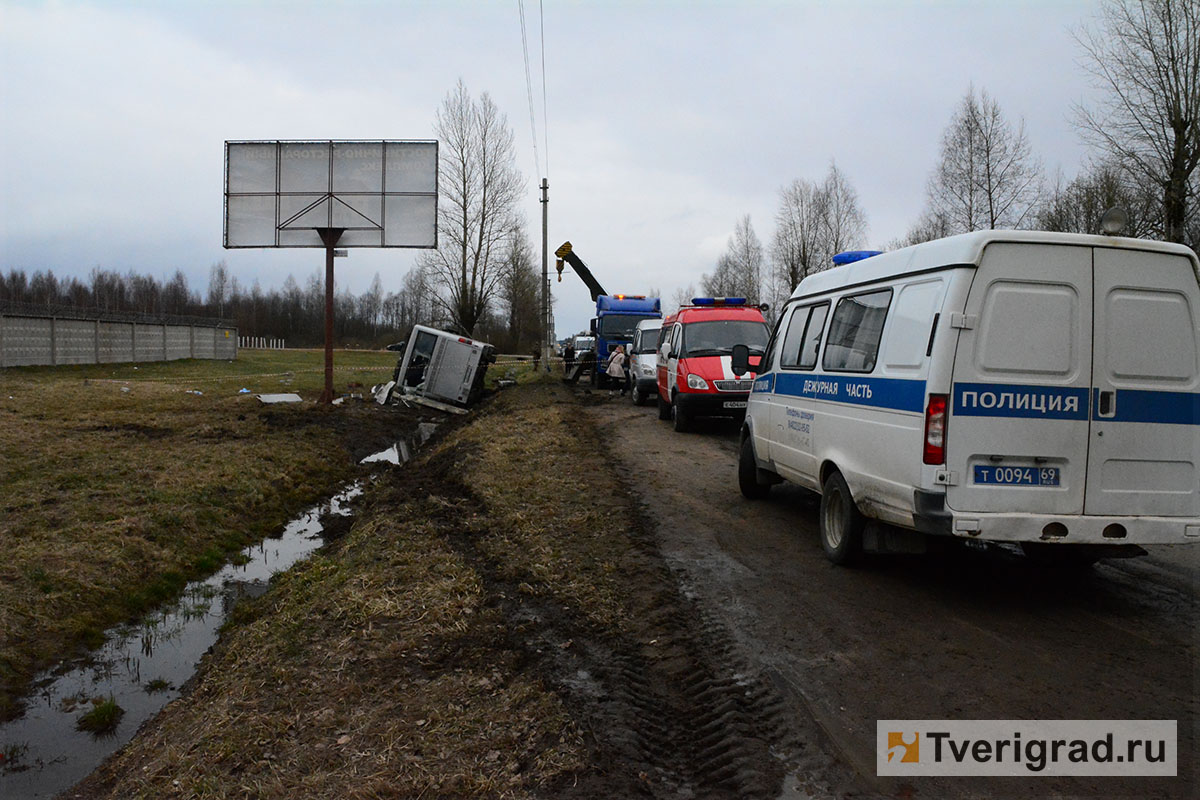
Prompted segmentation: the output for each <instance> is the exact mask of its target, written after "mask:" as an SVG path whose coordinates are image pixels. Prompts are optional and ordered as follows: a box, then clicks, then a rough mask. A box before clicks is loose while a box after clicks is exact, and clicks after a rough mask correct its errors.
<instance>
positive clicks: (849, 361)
mask: <svg viewBox="0 0 1200 800" xmlns="http://www.w3.org/2000/svg"><path fill="white" fill-rule="evenodd" d="M891 301H892V290H891V289H881V290H878V291H874V292H865V293H863V294H857V295H851V296H849V297H843V298H842V299H841V300H839V301H838V304H837V308H835V309H834V311H833V321H832V322H830V324H829V335H828V337H827V341H826V343H825V358H824V360H823V361H822V362H821V366H823V367H824V368H825V369H826V370H829V371H831V372H871V371H872V370H873V369H875V361H876V359H877V358H878V356H879V340H880V337H882V336H883V321H884V319H886V318H887V310H888V306H889V305H890V304H891Z"/></svg>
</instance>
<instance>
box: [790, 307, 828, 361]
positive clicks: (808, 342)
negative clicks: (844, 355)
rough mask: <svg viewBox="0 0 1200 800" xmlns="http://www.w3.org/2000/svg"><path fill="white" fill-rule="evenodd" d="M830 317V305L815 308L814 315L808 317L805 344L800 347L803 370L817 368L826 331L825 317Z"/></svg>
mask: <svg viewBox="0 0 1200 800" xmlns="http://www.w3.org/2000/svg"><path fill="white" fill-rule="evenodd" d="M828 315H829V303H822V304H821V305H819V306H813V310H812V314H810V315H809V317H808V326H807V327H806V328H805V330H804V344H802V345H801V346H800V363H799V365H798V366H799V367H800V368H801V369H812V368H813V367H815V366H817V351H818V350H820V348H821V332H822V331H823V330H825V317H827V316H828Z"/></svg>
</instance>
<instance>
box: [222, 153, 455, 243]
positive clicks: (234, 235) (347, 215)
mask: <svg viewBox="0 0 1200 800" xmlns="http://www.w3.org/2000/svg"><path fill="white" fill-rule="evenodd" d="M437 163H438V143H437V142H435V141H400V140H378V141H332V140H331V141H304V142H291V141H265V142H226V143H225V247H228V248H237V247H324V246H325V245H324V243H323V242H322V240H321V237H320V235H319V234H318V233H317V231H318V229H321V228H338V229H341V230H342V231H343V233H342V236H341V238H340V239H339V240H338V244H337V246H338V247H420V248H432V247H436V246H437V177H438V176H437Z"/></svg>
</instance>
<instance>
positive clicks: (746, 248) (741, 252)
mask: <svg viewBox="0 0 1200 800" xmlns="http://www.w3.org/2000/svg"><path fill="white" fill-rule="evenodd" d="M765 261H766V259H765V257H764V255H763V246H762V242H760V241H759V239H758V234H756V233H755V232H754V225H753V224H751V222H750V215H749V214H747V215H746V216H744V217H742V218H741V219H740V220H738V223H737V225H736V226H735V227H734V229H733V235H732V236H730V237H729V244H728V245H727V247H726V250H725V253H724V254H722V255H721V257H720V259H718V260H717V268H716V269H715V270H713V273H712V275H703V276H701V278H700V284H701V287H702V290H703V291H704V292H705V293H706V294H708V295H713V296H715V297H722V296H724V297H744V298H746V300H747V301H748V302H750V303H758V302H759V301H760V300H761V299H762V297H763V265H764V263H765Z"/></svg>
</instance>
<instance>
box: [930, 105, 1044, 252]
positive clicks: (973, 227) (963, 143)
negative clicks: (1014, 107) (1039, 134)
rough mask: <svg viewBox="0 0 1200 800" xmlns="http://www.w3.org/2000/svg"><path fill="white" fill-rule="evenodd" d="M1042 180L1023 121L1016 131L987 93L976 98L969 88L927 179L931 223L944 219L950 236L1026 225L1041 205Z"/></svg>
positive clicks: (951, 122) (945, 134)
mask: <svg viewBox="0 0 1200 800" xmlns="http://www.w3.org/2000/svg"><path fill="white" fill-rule="evenodd" d="M1041 176H1042V169H1041V163H1040V162H1039V161H1038V159H1036V158H1035V157H1034V156H1033V154H1032V152H1031V150H1030V147H1029V139H1028V137H1026V135H1025V122H1024V121H1023V120H1022V121H1021V122H1020V123H1019V124H1018V125H1017V128H1016V129H1015V130H1014V129H1013V127H1012V126H1011V125H1010V124H1009V123H1008V121H1007V120H1006V119H1005V118H1004V114H1003V113H1002V112H1001V111H1000V105H999V104H998V103H997V102H996V101H995V100H994V99H992V98H991V97H990V96H989V95H988V93H987V92H986V91H983V92H981V93H980V96H979V98H978V99H976V97H975V88H974V87H970V88H968V89H967V94H966V96H965V97H963V100H962V103H961V104H960V105H959V107H958V110H957V111H956V112H955V113H954V116H953V117H952V118H951V120H950V125H949V126H948V127H947V128H946V131H945V133H944V134H943V135H942V153H941V159H940V161H939V162H938V165H937V168H936V169H935V170H934V173H933V176H932V177H931V178H930V179H929V187H928V195H929V208H930V212H931V216H930V219H933V220H944V221H945V223H946V224H947V226H948V227H949V229H950V232H952V233H966V232H968V231H977V230H986V229H991V228H1021V227H1024V226H1025V225H1026V224H1027V223H1028V222H1029V221H1031V218H1032V215H1033V214H1034V212H1035V209H1036V207H1037V204H1038V200H1039V196H1040V188H1041Z"/></svg>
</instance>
